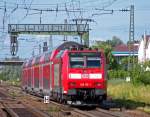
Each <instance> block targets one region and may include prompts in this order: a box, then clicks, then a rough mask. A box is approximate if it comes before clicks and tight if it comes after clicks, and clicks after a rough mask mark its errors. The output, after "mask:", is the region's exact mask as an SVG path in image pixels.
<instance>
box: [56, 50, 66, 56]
mask: <svg viewBox="0 0 150 117" xmlns="http://www.w3.org/2000/svg"><path fill="white" fill-rule="evenodd" d="M63 53H64V50H61V51H60V52H59V53H58V54H57V56H56V58H60V57H61V56H62V54H63Z"/></svg>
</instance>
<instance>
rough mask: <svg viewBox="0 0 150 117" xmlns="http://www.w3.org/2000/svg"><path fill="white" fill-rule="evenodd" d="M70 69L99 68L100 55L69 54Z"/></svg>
mask: <svg viewBox="0 0 150 117" xmlns="http://www.w3.org/2000/svg"><path fill="white" fill-rule="evenodd" d="M69 57H70V68H83V67H84V68H99V67H100V66H101V61H100V53H98V52H97V53H94V52H93V53H88V52H87V53H86V52H84V53H83V52H82V53H70V54H69Z"/></svg>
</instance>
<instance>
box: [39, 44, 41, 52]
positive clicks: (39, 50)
mask: <svg viewBox="0 0 150 117" xmlns="http://www.w3.org/2000/svg"><path fill="white" fill-rule="evenodd" d="M39 54H41V44H39Z"/></svg>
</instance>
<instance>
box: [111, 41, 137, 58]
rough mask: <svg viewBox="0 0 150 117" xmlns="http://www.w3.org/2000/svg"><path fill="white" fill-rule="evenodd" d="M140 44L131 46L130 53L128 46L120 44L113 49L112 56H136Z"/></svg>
mask: <svg viewBox="0 0 150 117" xmlns="http://www.w3.org/2000/svg"><path fill="white" fill-rule="evenodd" d="M138 48H139V44H138V43H134V44H131V51H129V47H128V45H126V44H120V45H117V46H116V47H114V48H113V51H112V54H113V55H114V56H129V55H131V54H133V55H134V56H137V55H138Z"/></svg>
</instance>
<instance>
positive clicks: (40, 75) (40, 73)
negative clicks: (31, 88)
mask: <svg viewBox="0 0 150 117" xmlns="http://www.w3.org/2000/svg"><path fill="white" fill-rule="evenodd" d="M39 88H40V90H43V65H42V64H41V65H39Z"/></svg>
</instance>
